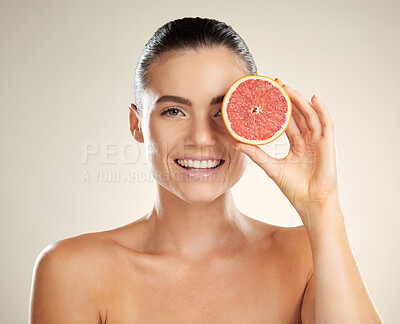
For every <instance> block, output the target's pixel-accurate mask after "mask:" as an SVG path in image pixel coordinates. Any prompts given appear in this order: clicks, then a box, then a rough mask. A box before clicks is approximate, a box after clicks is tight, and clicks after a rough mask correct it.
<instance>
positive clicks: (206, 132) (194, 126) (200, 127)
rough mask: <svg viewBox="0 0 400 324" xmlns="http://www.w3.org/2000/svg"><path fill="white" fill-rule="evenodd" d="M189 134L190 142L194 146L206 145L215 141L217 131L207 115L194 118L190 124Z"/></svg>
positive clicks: (210, 144)
mask: <svg viewBox="0 0 400 324" xmlns="http://www.w3.org/2000/svg"><path fill="white" fill-rule="evenodd" d="M189 134H190V139H191V142H192V144H193V145H195V146H198V147H207V146H212V145H215V143H216V135H217V131H216V129H215V125H214V122H213V121H212V120H211V119H210V117H209V116H198V118H194V119H193V120H192V122H191V125H190V129H189Z"/></svg>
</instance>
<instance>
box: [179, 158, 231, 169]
mask: <svg viewBox="0 0 400 324" xmlns="http://www.w3.org/2000/svg"><path fill="white" fill-rule="evenodd" d="M174 161H175V163H177V164H178V165H180V166H181V167H183V168H185V169H188V170H193V171H206V170H210V169H215V168H218V166H220V165H221V164H222V163H223V162H225V161H224V160H222V159H208V160H192V159H175V160H174Z"/></svg>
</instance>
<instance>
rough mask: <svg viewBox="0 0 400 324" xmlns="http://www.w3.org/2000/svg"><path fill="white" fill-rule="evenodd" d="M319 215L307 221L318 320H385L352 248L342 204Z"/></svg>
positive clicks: (351, 322)
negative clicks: (365, 281)
mask: <svg viewBox="0 0 400 324" xmlns="http://www.w3.org/2000/svg"><path fill="white" fill-rule="evenodd" d="M308 216H309V215H308ZM316 216H317V217H308V219H315V220H316V221H314V222H308V224H307V225H306V224H305V225H306V228H307V231H308V235H309V239H310V244H311V249H312V254H313V266H314V280H315V312H316V314H315V315H316V323H317V324H320V323H324V324H329V323H343V324H344V323H349V324H357V323H360V324H361V323H362V324H369V323H383V320H382V318H381V317H380V315H379V313H378V311H377V309H376V307H375V305H374V303H373V301H372V298H371V297H370V295H369V293H368V289H367V287H366V286H365V283H364V281H363V279H362V276H361V273H360V271H359V268H358V266H357V263H356V260H355V258H354V256H353V253H352V251H351V248H350V244H349V241H348V238H347V234H346V229H345V224H344V218H343V214H342V212H341V210H340V207H336V206H335V207H333V208H332V207H330V208H328V209H326V210H325V211H323V212H322V213H320V214H319V215H316Z"/></svg>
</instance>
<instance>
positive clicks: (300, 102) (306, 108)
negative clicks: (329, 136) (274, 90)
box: [284, 85, 322, 137]
mask: <svg viewBox="0 0 400 324" xmlns="http://www.w3.org/2000/svg"><path fill="white" fill-rule="evenodd" d="M284 89H285V91H286V92H287V94H288V95H289V96H290V99H291V100H292V101H293V102H294V103H295V105H296V106H297V107H298V108H299V111H301V113H302V114H303V116H304V117H305V119H306V120H307V124H308V126H309V128H310V130H311V134H312V135H314V136H316V137H321V136H322V125H321V121H320V118H319V115H318V113H317V112H316V110H315V109H314V107H313V106H312V105H311V104H310V103H309V102H308V100H307V99H306V98H305V97H304V96H303V95H302V94H300V93H299V92H297V91H296V90H293V89H292V88H290V87H289V86H287V85H285V86H284Z"/></svg>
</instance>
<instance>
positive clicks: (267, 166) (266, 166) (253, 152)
mask: <svg viewBox="0 0 400 324" xmlns="http://www.w3.org/2000/svg"><path fill="white" fill-rule="evenodd" d="M233 147H234V148H236V149H238V150H240V151H242V152H244V153H245V154H246V155H247V156H248V157H249V158H250V159H251V160H252V161H253V162H254V163H256V164H257V165H258V166H259V167H260V168H261V169H263V170H264V171H265V173H267V175H268V176H269V177H270V178H271V179H272V180H274V181H275V179H276V177H277V174H278V172H279V171H278V170H279V167H280V165H281V164H282V163H283V162H282V161H283V159H275V158H273V157H272V156H270V155H269V154H267V153H266V152H264V151H263V150H262V149H261V148H259V147H258V146H256V145H249V144H245V143H241V142H237V143H236V144H235V145H234V146H233Z"/></svg>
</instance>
